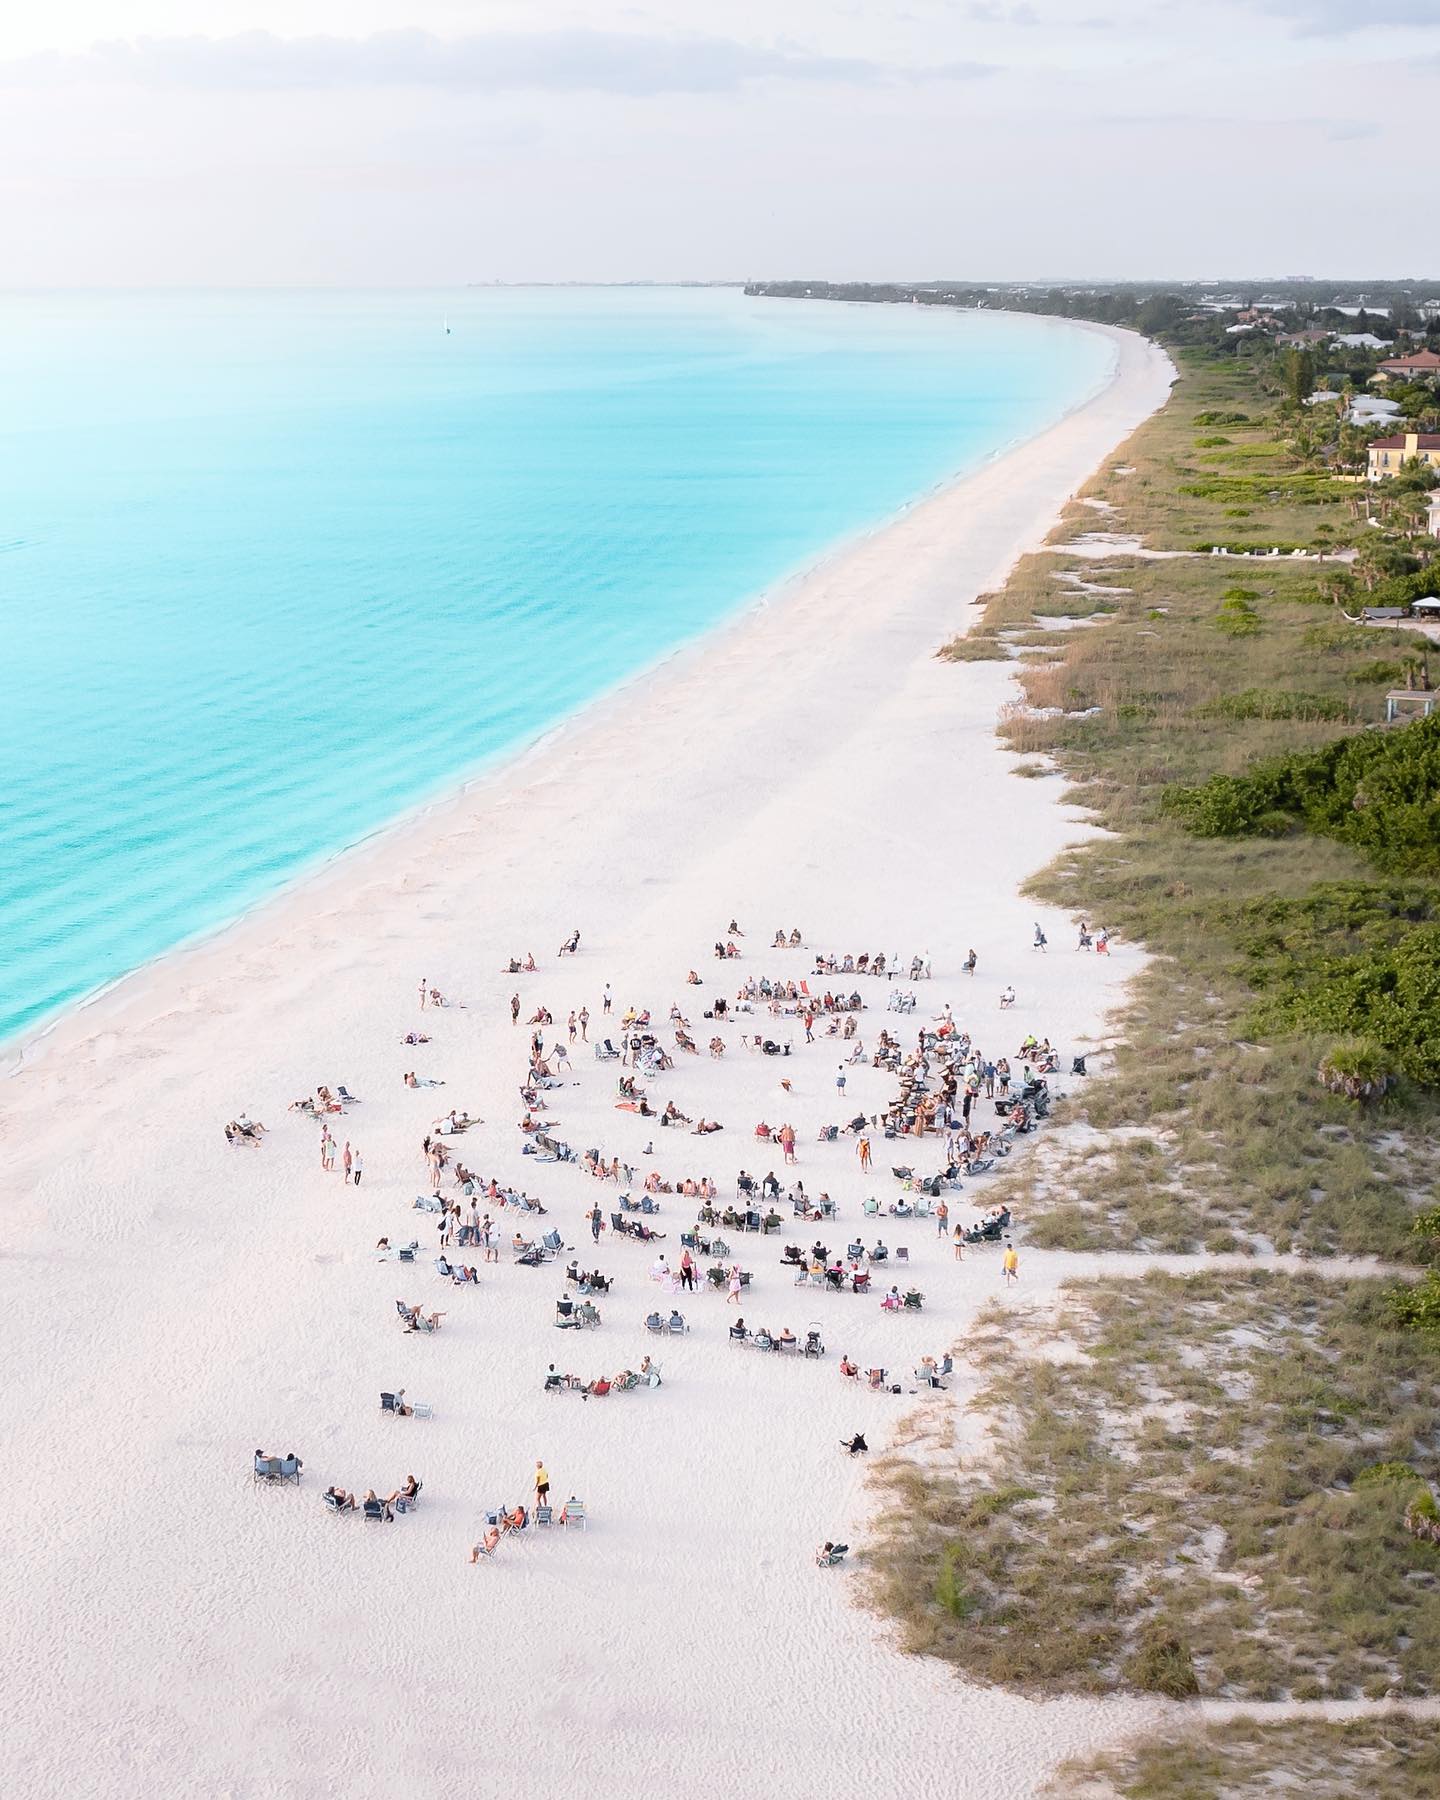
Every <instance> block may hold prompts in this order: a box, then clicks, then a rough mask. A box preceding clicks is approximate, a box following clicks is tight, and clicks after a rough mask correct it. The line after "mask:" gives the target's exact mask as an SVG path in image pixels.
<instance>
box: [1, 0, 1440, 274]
mask: <svg viewBox="0 0 1440 1800" xmlns="http://www.w3.org/2000/svg"><path fill="white" fill-rule="evenodd" d="M1437 100H1440V0H1185V3H1183V4H1182V3H1180V0H727V3H726V4H725V5H723V6H721V5H716V4H714V3H713V0H711V3H709V4H704V3H702V0H654V3H653V4H648V5H644V4H641V5H631V6H627V5H620V4H614V3H612V0H592V4H589V5H575V4H567V3H566V0H528V3H527V4H520V3H518V0H515V3H511V0H206V3H205V4H196V3H195V0H190V3H189V4H186V3H184V0H47V4H45V5H44V6H37V7H33V8H23V9H22V8H20V7H18V6H10V7H8V8H6V9H4V12H3V14H0V286H23V287H32V286H50V285H109V286H144V285H155V284H163V285H175V284H180V285H239V284H260V285H277V284H278V285H285V284H295V285H303V284H328V285H350V284H368V285H380V286H397V285H398V286H406V285H425V286H428V285H445V284H452V283H463V282H467V281H489V280H495V279H499V280H504V281H524V280H546V281H554V280H625V279H658V280H667V279H701V280H716V279H720V280H731V279H744V278H747V277H765V276H777V277H781V276H828V277H831V278H834V279H886V278H901V279H903V278H910V279H924V278H926V277H931V276H936V277H944V276H953V277H957V278H964V277H967V276H968V277H974V278H985V277H990V278H995V279H1017V280H1018V279H1036V278H1041V277H1045V276H1051V275H1053V276H1067V275H1068V276H1074V277H1079V278H1087V277H1088V278H1099V277H1104V276H1115V277H1126V276H1130V277H1143V278H1153V277H1164V276H1167V275H1168V276H1171V277H1173V278H1186V277H1189V278H1201V277H1207V276H1218V275H1231V274H1252V275H1260V274H1267V273H1268V274H1277V275H1279V274H1326V275H1335V276H1349V277H1364V276H1367V275H1371V276H1373V275H1391V276H1398V275H1405V274H1415V275H1440V252H1437V248H1436V246H1437V234H1436V232H1435V229H1434V220H1435V215H1436V209H1437V196H1440V161H1437V158H1436V155H1435V142H1436V139H1435V130H1436V119H1437V113H1440V108H1437Z"/></svg>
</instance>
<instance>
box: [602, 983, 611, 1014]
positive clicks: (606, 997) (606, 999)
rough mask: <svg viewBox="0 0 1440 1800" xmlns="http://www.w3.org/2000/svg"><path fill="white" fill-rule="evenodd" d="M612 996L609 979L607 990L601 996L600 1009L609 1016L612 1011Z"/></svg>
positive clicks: (606, 984) (606, 985)
mask: <svg viewBox="0 0 1440 1800" xmlns="http://www.w3.org/2000/svg"><path fill="white" fill-rule="evenodd" d="M610 998H611V996H610V983H609V982H608V981H607V982H606V983H605V992H604V993H603V994H602V995H601V996H600V1010H601V1012H603V1013H605V1014H606V1015H607V1016H608V1015H609V1012H610Z"/></svg>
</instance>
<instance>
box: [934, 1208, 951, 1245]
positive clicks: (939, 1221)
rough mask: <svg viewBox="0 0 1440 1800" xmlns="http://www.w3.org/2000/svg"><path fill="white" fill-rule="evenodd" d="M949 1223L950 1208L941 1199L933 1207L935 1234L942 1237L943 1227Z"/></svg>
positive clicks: (943, 1233)
mask: <svg viewBox="0 0 1440 1800" xmlns="http://www.w3.org/2000/svg"><path fill="white" fill-rule="evenodd" d="M949 1223H950V1208H949V1207H948V1206H947V1205H946V1204H945V1202H944V1201H943V1200H942V1201H941V1202H940V1204H939V1206H937V1207H936V1208H935V1235H936V1236H937V1237H944V1235H945V1227H946V1226H947V1225H948V1224H949Z"/></svg>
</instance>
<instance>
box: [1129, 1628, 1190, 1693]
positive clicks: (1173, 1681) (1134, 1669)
mask: <svg viewBox="0 0 1440 1800" xmlns="http://www.w3.org/2000/svg"><path fill="white" fill-rule="evenodd" d="M1125 1673H1126V1675H1127V1677H1128V1678H1129V1680H1130V1682H1131V1684H1132V1685H1133V1686H1134V1687H1137V1688H1139V1689H1140V1691H1141V1692H1142V1693H1145V1694H1164V1695H1165V1696H1166V1698H1167V1699H1170V1700H1188V1699H1189V1698H1190V1697H1191V1696H1192V1695H1194V1694H1198V1693H1199V1692H1200V1682H1199V1678H1198V1677H1197V1676H1196V1673H1195V1664H1194V1662H1193V1661H1192V1660H1191V1657H1190V1652H1189V1651H1188V1650H1187V1649H1186V1648H1185V1645H1184V1644H1183V1643H1181V1641H1180V1639H1179V1638H1177V1637H1172V1636H1170V1635H1169V1633H1167V1632H1163V1631H1159V1630H1155V1629H1153V1628H1152V1629H1151V1630H1150V1631H1147V1632H1146V1633H1145V1635H1144V1637H1143V1638H1142V1639H1141V1641H1140V1646H1139V1648H1138V1649H1137V1650H1136V1652H1135V1654H1134V1655H1133V1656H1132V1657H1131V1658H1130V1659H1129V1661H1128V1662H1127V1663H1126V1665H1125Z"/></svg>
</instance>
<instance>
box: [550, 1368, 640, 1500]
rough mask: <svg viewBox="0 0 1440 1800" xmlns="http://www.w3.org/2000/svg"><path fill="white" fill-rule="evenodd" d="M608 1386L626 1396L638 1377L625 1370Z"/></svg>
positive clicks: (635, 1386)
mask: <svg viewBox="0 0 1440 1800" xmlns="http://www.w3.org/2000/svg"><path fill="white" fill-rule="evenodd" d="M609 1385H610V1387H613V1388H614V1389H615V1391H616V1393H618V1394H628V1393H629V1392H630V1390H631V1388H637V1387H639V1385H640V1377H639V1376H638V1375H637V1374H636V1373H635V1371H634V1370H633V1369H627V1370H626V1371H625V1373H624V1374H623V1375H617V1376H616V1378H615V1380H614V1381H612V1382H611V1383H610V1384H609ZM562 1522H563V1521H562Z"/></svg>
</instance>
